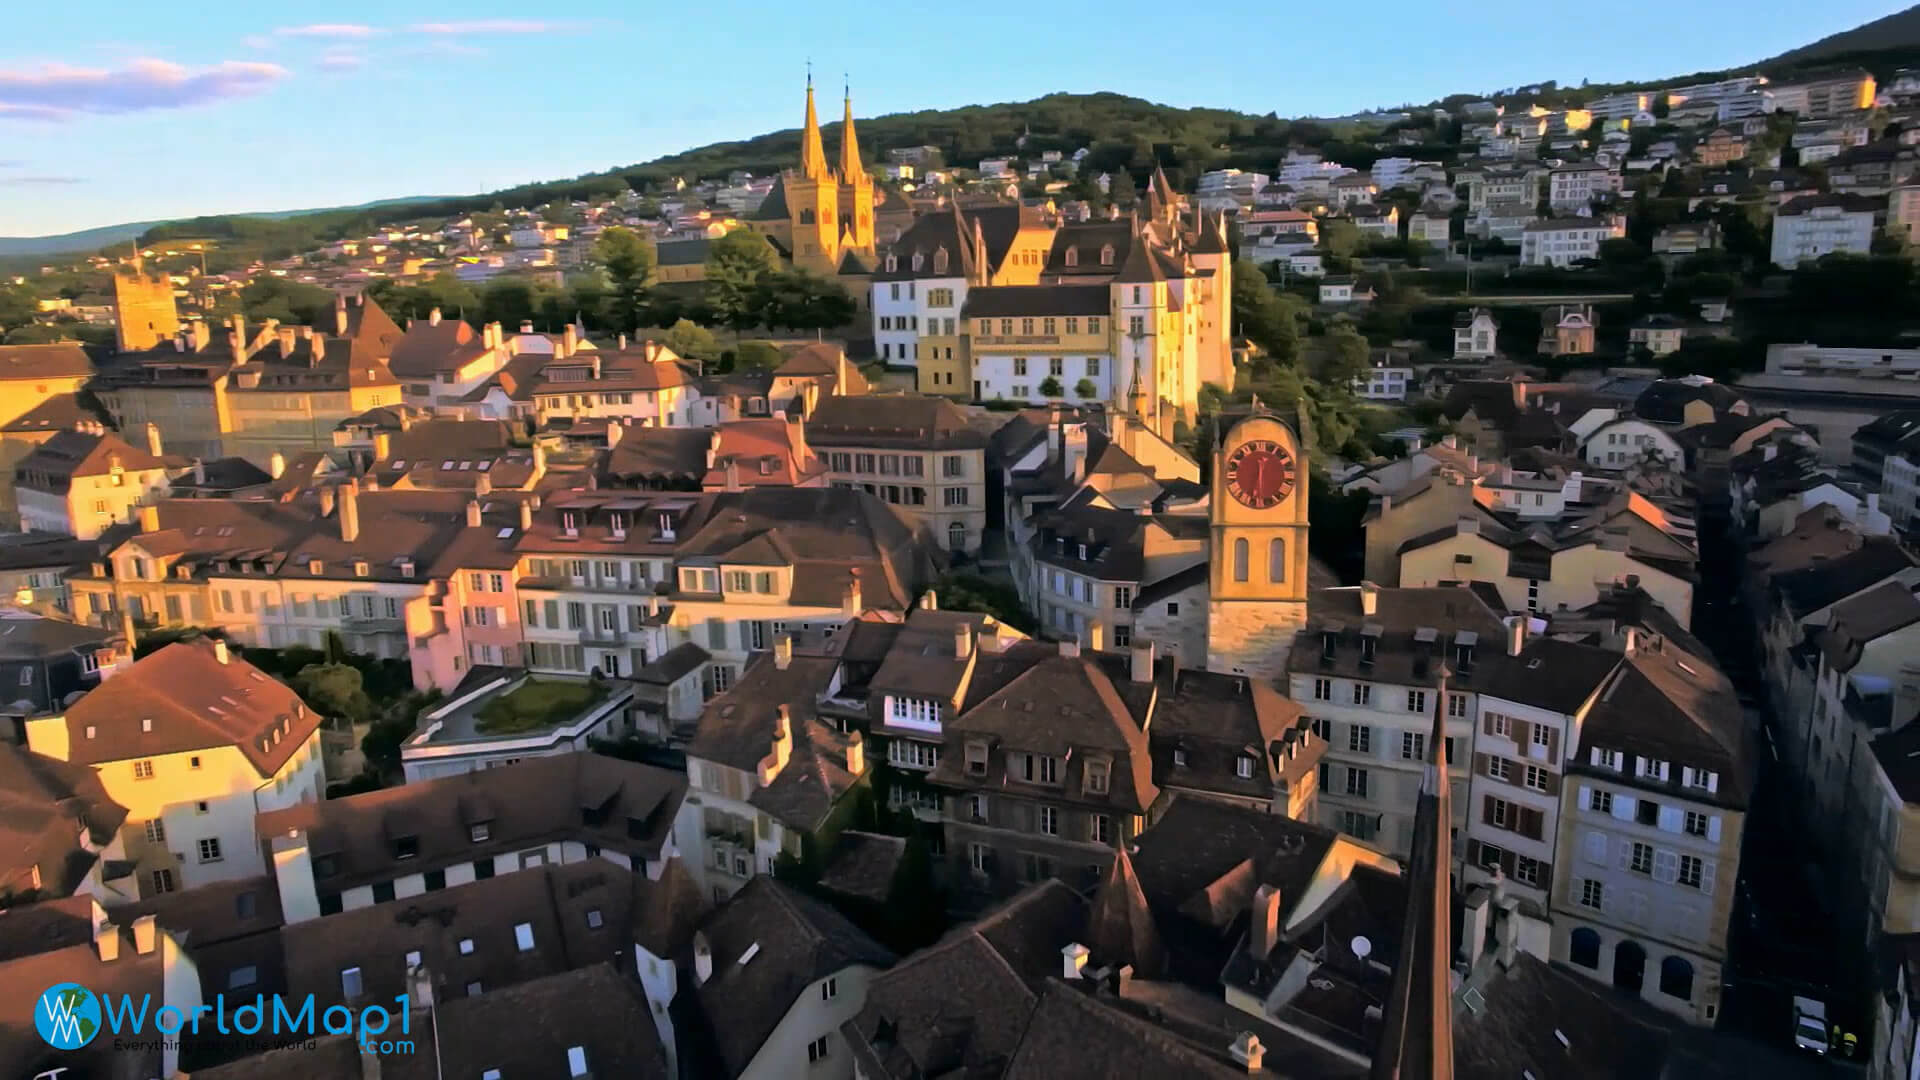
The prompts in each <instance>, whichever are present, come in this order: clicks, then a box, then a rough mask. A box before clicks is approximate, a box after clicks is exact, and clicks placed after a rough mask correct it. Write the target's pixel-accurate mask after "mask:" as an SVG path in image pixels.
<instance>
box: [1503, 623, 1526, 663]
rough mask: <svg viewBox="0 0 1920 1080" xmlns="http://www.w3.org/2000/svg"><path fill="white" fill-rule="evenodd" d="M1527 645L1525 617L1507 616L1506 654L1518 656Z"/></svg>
mask: <svg viewBox="0 0 1920 1080" xmlns="http://www.w3.org/2000/svg"><path fill="white" fill-rule="evenodd" d="M1526 647H1527V617H1526V616H1525V615H1509V616H1507V655H1508V656H1519V655H1520V653H1521V651H1522V650H1524V649H1525V648H1526Z"/></svg>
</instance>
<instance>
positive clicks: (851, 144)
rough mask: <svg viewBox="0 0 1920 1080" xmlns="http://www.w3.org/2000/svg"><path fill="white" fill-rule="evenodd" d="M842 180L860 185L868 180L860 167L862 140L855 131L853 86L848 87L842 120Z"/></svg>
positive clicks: (844, 182) (842, 181) (845, 182)
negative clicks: (855, 135) (856, 136)
mask: <svg viewBox="0 0 1920 1080" xmlns="http://www.w3.org/2000/svg"><path fill="white" fill-rule="evenodd" d="M840 182H841V183H843V184H852V185H855V186H858V185H860V184H864V183H866V182H867V170H865V169H863V168H861V167H860V141H859V140H858V139H857V138H855V137H854V133H853V88H852V87H851V86H849V87H847V89H846V116H845V118H844V119H842V120H841V121H840Z"/></svg>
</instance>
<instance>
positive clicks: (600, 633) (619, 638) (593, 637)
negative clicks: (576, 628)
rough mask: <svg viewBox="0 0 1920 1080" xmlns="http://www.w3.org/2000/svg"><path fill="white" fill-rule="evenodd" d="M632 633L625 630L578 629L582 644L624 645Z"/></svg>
mask: <svg viewBox="0 0 1920 1080" xmlns="http://www.w3.org/2000/svg"><path fill="white" fill-rule="evenodd" d="M633 636H634V635H633V634H632V633H630V632H628V631H626V630H601V629H597V628H588V629H586V630H582V631H580V644H582V645H625V644H627V643H628V641H629V640H630V639H631V638H632V637H633Z"/></svg>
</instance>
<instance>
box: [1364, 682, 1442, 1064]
mask: <svg viewBox="0 0 1920 1080" xmlns="http://www.w3.org/2000/svg"><path fill="white" fill-rule="evenodd" d="M1451 674H1452V672H1450V671H1448V670H1447V668H1446V666H1445V665H1444V664H1443V665H1441V667H1440V672H1439V675H1440V680H1439V681H1440V685H1439V688H1438V692H1437V693H1436V694H1435V695H1434V703H1433V731H1432V733H1431V734H1429V735H1428V736H1427V770H1426V774H1425V775H1424V776H1423V777H1422V778H1421V781H1420V799H1419V801H1418V802H1417V803H1416V804H1415V809H1414V815H1413V849H1412V852H1411V857H1410V858H1409V859H1408V860H1407V872H1406V881H1407V912H1406V923H1405V925H1404V928H1403V929H1402V931H1401V934H1400V959H1399V962H1398V963H1397V964H1395V965H1394V969H1393V986H1392V989H1391V990H1390V991H1389V993H1388V995H1387V1007H1386V1012H1385V1016H1384V1017H1383V1023H1382V1025H1381V1030H1380V1042H1379V1045H1378V1046H1376V1047H1375V1048H1374V1052H1373V1071H1372V1073H1371V1077H1372V1080H1452V1078H1453V798H1452V786H1453V785H1452V782H1451V781H1450V780H1449V779H1448V777H1447V728H1446V720H1445V717H1446V709H1447V678H1448V677H1449V676H1450V675H1451Z"/></svg>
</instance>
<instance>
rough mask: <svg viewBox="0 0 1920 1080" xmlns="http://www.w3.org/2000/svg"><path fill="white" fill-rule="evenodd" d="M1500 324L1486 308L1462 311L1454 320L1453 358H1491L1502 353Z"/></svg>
mask: <svg viewBox="0 0 1920 1080" xmlns="http://www.w3.org/2000/svg"><path fill="white" fill-rule="evenodd" d="M1499 334H1500V324H1499V323H1497V322H1495V321H1494V319H1493V313H1492V312H1490V311H1488V310H1487V309H1486V308H1474V309H1472V310H1470V311H1464V312H1461V313H1460V314H1459V315H1457V316H1455V317H1454V320H1453V358H1454V359H1455V360H1491V359H1493V358H1494V357H1496V356H1498V355H1500V345H1499Z"/></svg>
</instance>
